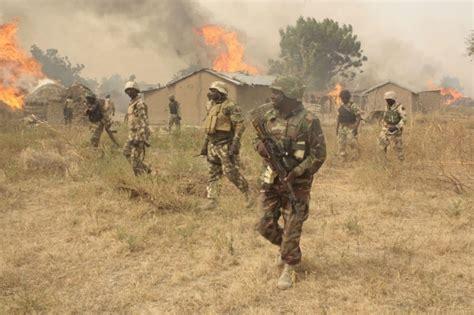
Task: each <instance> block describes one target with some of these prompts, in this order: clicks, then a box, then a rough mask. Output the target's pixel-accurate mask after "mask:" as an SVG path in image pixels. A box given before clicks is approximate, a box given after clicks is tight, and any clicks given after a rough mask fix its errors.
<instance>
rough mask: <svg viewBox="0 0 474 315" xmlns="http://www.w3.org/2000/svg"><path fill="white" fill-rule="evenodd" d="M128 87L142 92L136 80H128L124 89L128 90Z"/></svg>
mask: <svg viewBox="0 0 474 315" xmlns="http://www.w3.org/2000/svg"><path fill="white" fill-rule="evenodd" d="M128 89H134V90H137V91H138V92H140V88H139V87H138V84H137V82H135V81H128V82H127V83H125V88H124V89H123V90H124V91H125V92H127V90H128Z"/></svg>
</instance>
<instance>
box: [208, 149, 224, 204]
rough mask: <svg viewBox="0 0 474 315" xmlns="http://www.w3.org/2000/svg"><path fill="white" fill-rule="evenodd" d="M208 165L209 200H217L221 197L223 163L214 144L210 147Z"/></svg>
mask: <svg viewBox="0 0 474 315" xmlns="http://www.w3.org/2000/svg"><path fill="white" fill-rule="evenodd" d="M207 164H208V172H209V177H208V180H207V187H206V190H207V199H212V200H217V197H218V196H219V190H220V189H219V188H220V185H219V180H220V179H221V177H222V174H223V172H222V163H221V160H220V159H219V155H218V154H217V152H216V146H215V145H213V144H212V143H209V145H208V152H207Z"/></svg>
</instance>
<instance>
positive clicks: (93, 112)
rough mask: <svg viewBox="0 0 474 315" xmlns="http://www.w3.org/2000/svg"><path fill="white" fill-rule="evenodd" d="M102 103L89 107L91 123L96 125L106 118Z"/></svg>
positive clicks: (88, 113) (88, 112) (97, 102)
mask: <svg viewBox="0 0 474 315" xmlns="http://www.w3.org/2000/svg"><path fill="white" fill-rule="evenodd" d="M101 105H103V104H101V102H99V101H96V102H95V103H94V104H93V105H92V106H91V107H89V109H88V111H87V115H88V117H89V121H90V122H93V123H96V122H99V121H101V120H102V118H104V114H103V113H102V108H101Z"/></svg>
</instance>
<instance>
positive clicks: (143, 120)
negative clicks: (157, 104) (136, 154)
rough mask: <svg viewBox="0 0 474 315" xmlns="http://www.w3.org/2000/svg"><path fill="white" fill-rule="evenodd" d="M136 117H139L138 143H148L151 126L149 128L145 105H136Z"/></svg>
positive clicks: (140, 103)
mask: <svg viewBox="0 0 474 315" xmlns="http://www.w3.org/2000/svg"><path fill="white" fill-rule="evenodd" d="M135 110H136V116H137V132H136V137H135V140H136V141H148V136H149V133H150V132H149V126H148V109H147V106H146V104H145V103H143V102H139V103H138V104H137V105H136V108H135Z"/></svg>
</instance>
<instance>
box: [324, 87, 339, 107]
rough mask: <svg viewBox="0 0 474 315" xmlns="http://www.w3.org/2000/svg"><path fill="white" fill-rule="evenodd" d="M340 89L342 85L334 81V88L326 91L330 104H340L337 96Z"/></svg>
mask: <svg viewBox="0 0 474 315" xmlns="http://www.w3.org/2000/svg"><path fill="white" fill-rule="evenodd" d="M341 91H342V85H341V84H340V83H336V85H335V86H334V88H333V89H332V90H331V91H329V92H328V94H327V96H329V97H330V99H331V103H332V104H336V105H337V106H339V105H341V99H340V98H339V94H340V93H341Z"/></svg>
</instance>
